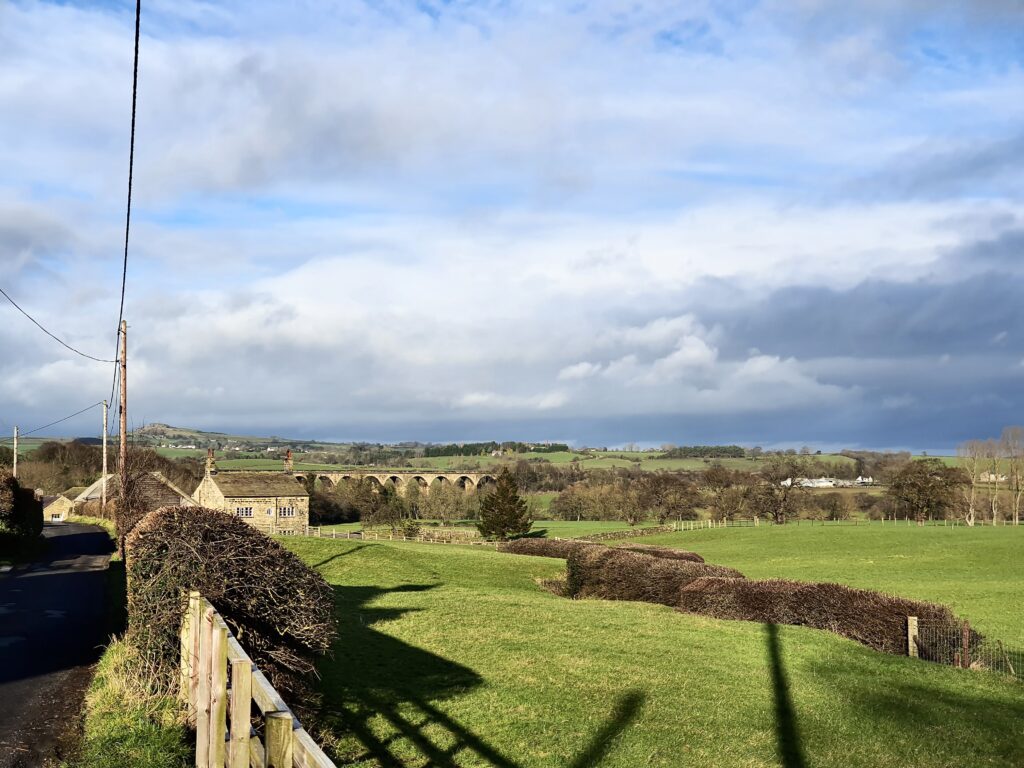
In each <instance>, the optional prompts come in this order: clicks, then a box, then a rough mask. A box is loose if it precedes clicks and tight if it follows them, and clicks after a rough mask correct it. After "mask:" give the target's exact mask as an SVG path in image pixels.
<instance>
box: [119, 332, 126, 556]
mask: <svg viewBox="0 0 1024 768" xmlns="http://www.w3.org/2000/svg"><path fill="white" fill-rule="evenodd" d="M120 439H121V450H120V455H119V456H118V473H119V474H120V477H121V500H120V501H119V502H118V504H119V507H118V512H119V513H120V515H124V513H125V511H126V510H125V508H124V507H125V506H126V505H127V499H128V472H127V468H128V321H127V320H122V321H121V420H120ZM118 533H122V532H121V531H118ZM122 541H123V539H122ZM122 549H123V545H122ZM122 554H123V552H122Z"/></svg>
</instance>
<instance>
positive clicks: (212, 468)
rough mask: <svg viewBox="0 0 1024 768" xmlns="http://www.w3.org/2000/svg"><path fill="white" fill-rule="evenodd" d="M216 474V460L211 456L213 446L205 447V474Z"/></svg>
mask: <svg viewBox="0 0 1024 768" xmlns="http://www.w3.org/2000/svg"><path fill="white" fill-rule="evenodd" d="M216 474H217V462H216V460H215V459H214V458H213V448H207V449H206V476H207V477H209V476H210V475H216Z"/></svg>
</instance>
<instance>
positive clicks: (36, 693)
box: [0, 524, 113, 768]
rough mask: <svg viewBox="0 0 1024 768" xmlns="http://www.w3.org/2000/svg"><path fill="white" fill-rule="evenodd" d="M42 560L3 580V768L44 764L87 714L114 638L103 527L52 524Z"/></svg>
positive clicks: (0, 704)
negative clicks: (85, 698) (85, 705)
mask: <svg viewBox="0 0 1024 768" xmlns="http://www.w3.org/2000/svg"><path fill="white" fill-rule="evenodd" d="M43 536H44V537H45V538H46V539H47V540H48V542H49V547H48V549H47V551H46V553H45V554H44V555H43V557H42V559H40V560H39V561H37V562H35V563H32V564H30V565H27V566H21V567H20V568H17V569H16V570H15V571H13V572H12V573H10V574H7V575H5V576H0V768H27V767H28V766H36V765H39V764H40V763H41V761H42V760H43V757H44V756H45V755H46V754H48V753H49V752H50V751H51V750H52V749H53V748H54V746H55V745H56V744H57V742H58V740H59V739H60V738H61V737H62V736H63V735H65V734H66V732H67V730H68V728H69V726H73V725H74V723H75V722H76V718H77V717H78V715H79V713H80V711H81V696H82V693H83V691H84V689H85V686H86V685H87V684H88V680H89V665H90V664H92V663H93V662H95V661H96V660H97V659H98V658H99V656H100V652H101V646H102V644H103V642H104V641H105V639H106V634H107V612H106V605H105V603H106V570H107V566H108V563H109V560H110V553H111V551H112V550H113V546H112V544H111V542H110V538H109V537H108V536H107V534H106V533H105V532H103V531H102V530H100V529H99V528H95V527H93V526H85V525H75V524H53V525H51V524H47V525H46V527H45V529H44V530H43Z"/></svg>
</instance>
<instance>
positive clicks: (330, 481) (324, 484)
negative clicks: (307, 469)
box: [317, 475, 336, 491]
mask: <svg viewBox="0 0 1024 768" xmlns="http://www.w3.org/2000/svg"><path fill="white" fill-rule="evenodd" d="M317 480H319V481H320V487H321V488H323V489H325V490H328V491H329V490H331V489H332V488H334V486H335V485H336V483H335V482H334V478H333V477H330V476H328V475H320V476H319V477H318V478H317Z"/></svg>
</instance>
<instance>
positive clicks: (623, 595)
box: [566, 547, 743, 606]
mask: <svg viewBox="0 0 1024 768" xmlns="http://www.w3.org/2000/svg"><path fill="white" fill-rule="evenodd" d="M704 576H716V577H720V578H726V579H729V578H732V579H742V578H743V574H742V573H740V572H739V571H736V570H733V569H732V568H726V567H725V566H721V565H709V564H707V563H696V562H692V561H688V560H667V559H664V558H657V557H651V556H650V555H646V554H640V553H639V552H628V551H625V550H622V549H615V548H611V547H608V548H605V547H581V548H579V549H577V550H575V551H573V552H570V553H569V557H568V559H567V561H566V596H568V597H576V598H580V597H596V598H603V599H605V600H639V601H642V602H647V603H660V604H661V605H671V606H674V605H676V604H677V603H678V602H679V592H680V590H681V589H682V588H683V587H684V586H685V585H686V584H689V583H690V582H691V581H694V580H695V579H699V578H701V577H704Z"/></svg>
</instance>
